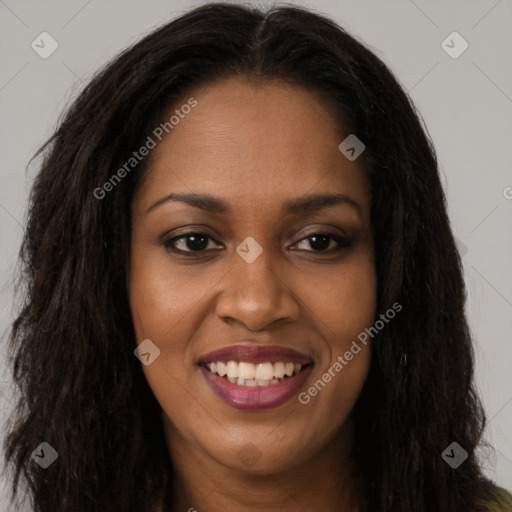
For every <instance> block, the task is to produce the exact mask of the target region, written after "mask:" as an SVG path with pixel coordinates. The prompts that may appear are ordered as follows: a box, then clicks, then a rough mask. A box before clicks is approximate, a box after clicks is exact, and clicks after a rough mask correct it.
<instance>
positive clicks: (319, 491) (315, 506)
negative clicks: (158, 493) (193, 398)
mask: <svg viewBox="0 0 512 512" xmlns="http://www.w3.org/2000/svg"><path fill="white" fill-rule="evenodd" d="M165 431H166V437H167V444H168V447H169V451H170V455H171V460H172V461H173V467H174V480H173V482H172V489H173V491H172V495H173V498H172V508H171V511H172V512H193V511H194V510H197V512H224V511H226V510H236V511H237V512H253V511H254V510H265V511H276V512H277V511H278V512H292V511H293V512H296V511H297V509H299V510H301V509H304V510H322V511H324V512H340V511H343V512H357V510H358V492H357V480H356V475H355V471H354V466H353V462H352V458H351V455H350V448H351V446H352V422H351V421H350V420H349V421H347V423H346V424H345V425H344V426H343V427H342V429H340V431H339V433H338V435H337V436H336V437H335V438H334V439H333V440H332V441H331V442H330V443H329V444H328V445H326V446H324V448H323V449H322V450H321V451H320V452H318V453H316V454H315V455H314V456H312V457H310V458H308V459H305V460H304V461H303V462H301V463H300V464H299V465H298V466H296V467H294V468H291V469H288V470H286V471H281V472H275V473H272V474H270V473H268V474H264V475H262V474H254V473H251V472H249V471H247V472H239V471H236V470H233V469H231V468H228V467H226V466H224V465H222V464H220V463H218V462H217V461H216V460H214V459H213V458H210V457H209V456H208V455H206V454H205V453H204V452H202V451H200V450H197V449H194V448H193V447H191V446H190V445H188V444H187V441H186V440H185V439H183V437H181V436H180V435H179V433H178V432H177V431H176V429H175V428H174V426H173V425H172V424H171V423H170V422H169V421H168V419H167V418H166V419H165Z"/></svg>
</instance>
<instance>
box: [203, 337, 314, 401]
mask: <svg viewBox="0 0 512 512" xmlns="http://www.w3.org/2000/svg"><path fill="white" fill-rule="evenodd" d="M198 366H199V368H200V370H201V372H202V374H203V376H204V377H205V379H206V381H207V383H208V384H209V386H210V388H211V389H212V391H213V392H214V393H215V394H216V395H217V396H218V397H219V398H220V399H221V400H222V401H223V402H224V403H225V404H227V405H229V406H231V407H233V408H235V409H241V410H248V411H257V410H266V409H271V408H275V407H278V406H279V405H281V404H283V403H285V402H287V401H288V400H290V399H291V398H292V396H293V395H294V394H296V392H298V390H299V389H300V387H301V386H302V385H303V383H304V381H305V380H306V378H307V377H308V375H309V374H310V373H311V370H312V368H313V366H314V362H313V360H312V359H311V358H310V357H308V356H306V355H305V354H302V353H300V352H297V351H295V350H292V349H288V348H284V347H277V346H266V347H262V346H251V345H237V346H233V347H226V348H224V349H220V350H217V351H215V352H211V353H209V354H207V355H206V356H204V357H203V358H202V359H201V360H200V361H199V362H198Z"/></svg>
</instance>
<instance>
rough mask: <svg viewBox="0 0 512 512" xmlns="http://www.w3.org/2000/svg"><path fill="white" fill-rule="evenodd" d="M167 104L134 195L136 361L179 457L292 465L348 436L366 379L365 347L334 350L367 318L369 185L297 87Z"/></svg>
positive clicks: (249, 89) (371, 279) (227, 92)
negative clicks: (164, 122) (163, 126)
mask: <svg viewBox="0 0 512 512" xmlns="http://www.w3.org/2000/svg"><path fill="white" fill-rule="evenodd" d="M191 97H193V99H194V100H195V101H197V104H195V106H194V107H193V108H181V107H182V105H185V104H189V105H192V104H194V102H193V100H191V101H190V102H189V99H190V98H191ZM175 109H177V110H178V111H179V112H178V113H176V115H177V116H178V117H179V121H178V122H176V119H174V120H173V125H172V126H173V127H172V129H170V128H169V126H171V125H168V127H167V129H168V131H169V133H168V134H166V133H165V131H164V132H163V134H164V135H165V137H162V142H161V143H159V144H158V145H157V147H156V148H155V149H153V150H152V152H151V154H150V157H151V160H150V166H149V169H148V171H147V174H146V176H145V179H144V181H143V182H142V184H141V186H140V187H139V189H138V191H137V193H136V195H135V197H134V201H133V237H132V246H131V266H130V271H129V298H130V304H131V312H132V317H133V321H134V325H135V332H136V336H137V343H138V344H140V343H141V342H142V341H143V340H146V339H149V340H151V343H150V344H149V345H144V350H142V352H143V353H144V354H146V353H149V354H150V355H145V356H144V358H145V359H146V360H147V362H149V364H147V365H143V366H142V368H143V371H144V373H145V376H146V378H147V380H148V382H149V385H150V387H151V389H152V391H153V393H154V394H155V396H156V398H157V400H158V402H159V403H160V405H161V407H162V409H163V411H164V413H165V415H164V419H165V425H166V433H167V436H168V439H169V440H170V445H171V446H174V445H176V446H177V445H178V444H179V445H180V446H182V447H186V448H183V452H182V453H184V454H186V455H184V456H186V457H190V458H191V459H192V458H195V459H196V460H200V459H204V460H210V461H215V462H216V463H220V464H222V465H224V466H226V467H228V468H232V469H235V470H244V471H254V472H262V473H268V472H273V471H280V470H284V469H287V468H292V467H295V466H297V465H298V464H300V463H304V462H306V461H307V460H308V459H309V458H311V457H313V456H315V455H317V454H318V453H320V451H321V450H322V449H325V448H326V447H327V445H328V443H329V442H330V441H332V440H333V439H334V437H335V434H336V433H337V432H345V431H346V430H345V429H343V430H342V427H343V426H347V425H348V424H349V415H350V411H351V409H352V407H353V405H354V403H355V401H356V399H357V397H358V395H359V393H360V391H361V388H362V385H363V383H364V380H365V378H366V376H367V371H368V367H369V361H370V348H369V345H368V346H365V345H364V344H361V343H359V346H360V350H359V351H358V352H356V351H355V350H354V349H353V350H352V357H350V359H349V358H348V357H346V356H345V354H346V353H347V352H350V349H351V347H354V345H353V341H354V340H357V336H358V335H359V334H360V333H361V332H362V331H363V330H364V329H365V328H367V327H369V326H371V325H372V324H373V320H374V315H375V307H376V275H375V266H374V255H373V246H372V233H371V226H370V192H369V187H368V184H367V181H366V179H365V175H364V173H363V169H362V166H361V165H360V161H359V162H358V161H357V160H355V161H349V160H348V159H347V158H346V157H345V156H344V155H343V154H342V153H341V152H340V150H339V149H338V145H339V144H340V142H341V141H342V140H343V139H344V138H345V137H346V136H347V135H348V133H347V134H345V135H344V136H341V135H340V133H339V130H338V128H337V125H336V123H335V121H334V119H333V118H332V117H331V114H330V113H329V108H328V107H327V105H325V104H324V103H323V102H322V101H321V100H319V98H317V97H316V96H315V95H313V94H312V93H310V92H307V91H305V90H304V89H301V88H297V87H292V86H290V85H285V84H284V83H281V82H276V81H273V82H265V83H260V84H254V83H250V82H247V81H243V80H241V79H239V78H232V79H229V80H224V81H222V82H218V83H215V84H213V85H210V86H206V87H202V88H199V89H196V90H194V91H193V93H191V94H190V95H187V96H186V97H184V99H183V101H182V102H181V103H179V104H177V105H176V107H175ZM175 109H173V112H170V113H169V116H168V117H169V118H170V116H171V115H173V114H175ZM155 128H156V127H155ZM153 138H155V137H154V136H153ZM169 194H180V195H181V194H183V195H184V197H183V198H182V200H178V199H177V198H175V199H171V198H167V200H164V198H166V196H168V195H169ZM192 195H194V196H192ZM313 195H314V196H320V195H321V196H329V197H330V198H331V199H327V200H324V201H319V200H316V201H315V200H311V201H309V202H308V198H310V199H311V197H310V196H313ZM196 196H197V197H196ZM199 196H201V197H199ZM334 196H337V199H336V197H335V198H334V199H332V198H333V197H334ZM194 197H195V199H194ZM187 198H188V199H187ZM192 199H193V201H192ZM192 202H194V203H195V204H192ZM294 205H295V207H294ZM315 233H316V236H312V235H315ZM318 233H323V235H318ZM147 343H148V342H146V344H147ZM152 344H154V346H156V347H157V348H158V350H159V351H160V354H159V355H158V356H157V357H156V358H155V356H156V355H157V354H158V351H157V350H156V349H155V348H151V347H153V345H152ZM148 347H150V348H149V349H148ZM222 349H225V351H224V350H222ZM219 350H221V352H219V353H217V354H213V352H216V351H219ZM153 351H154V352H153ZM144 358H143V359H144ZM339 358H342V360H343V361H344V363H341V362H340V359H339ZM230 361H234V362H230ZM337 361H338V365H336V364H335V363H336V362H337ZM211 363H214V364H213V365H211ZM219 363H220V364H219ZM240 363H243V364H240ZM299 364H300V365H301V366H300V370H299ZM340 366H341V369H340ZM224 372H227V375H224V376H221V375H219V374H224ZM292 372H293V373H292ZM297 372H298V373H297ZM283 374H284V375H283ZM288 374H291V375H290V376H287V375H288ZM324 374H325V375H324ZM227 376H230V379H231V381H229V380H228V379H227ZM237 379H243V380H237ZM315 383H316V387H315ZM315 391H316V393H315ZM174 441H176V443H174ZM177 441H179V443H178V442H177ZM172 451H173V448H171V452H172ZM172 456H173V457H174V456H178V448H176V452H175V453H174V452H173V453H172Z"/></svg>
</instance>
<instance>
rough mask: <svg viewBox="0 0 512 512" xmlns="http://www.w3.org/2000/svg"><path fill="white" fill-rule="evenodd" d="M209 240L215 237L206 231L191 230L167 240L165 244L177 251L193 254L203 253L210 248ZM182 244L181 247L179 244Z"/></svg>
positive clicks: (169, 248)
mask: <svg viewBox="0 0 512 512" xmlns="http://www.w3.org/2000/svg"><path fill="white" fill-rule="evenodd" d="M208 240H212V241H213V239H212V238H211V237H210V236H209V235H207V234H206V233H200V232H190V233H185V234H181V235H179V236H175V237H173V238H170V239H169V240H165V241H164V242H163V246H164V247H165V248H166V249H168V250H170V251H172V252H175V253H180V254H187V255H191V253H194V252H195V253H202V252H204V251H205V250H206V249H207V248H208ZM178 243H179V244H181V248H180V247H177V244H178Z"/></svg>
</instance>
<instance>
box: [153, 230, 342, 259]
mask: <svg viewBox="0 0 512 512" xmlns="http://www.w3.org/2000/svg"><path fill="white" fill-rule="evenodd" d="M192 236H200V237H206V238H208V239H209V240H213V238H212V237H211V236H209V235H208V234H206V233H203V232H200V231H191V232H189V233H183V234H181V235H179V236H176V237H173V238H170V239H169V240H165V241H164V242H163V243H162V245H163V246H164V247H165V248H166V249H167V250H169V251H171V252H174V253H177V254H183V255H186V256H187V257H188V256H193V255H194V254H197V255H202V254H204V253H205V252H206V249H202V250H200V251H192V250H188V251H184V250H182V249H177V248H176V247H174V244H175V243H176V242H177V241H178V240H181V239H184V238H189V237H192ZM315 236H324V237H328V238H331V239H333V240H334V241H335V242H336V243H337V244H338V247H335V248H334V249H333V248H331V249H329V250H320V251H318V250H317V251H316V250H307V251H306V252H316V253H320V254H321V253H323V254H335V253H338V252H340V251H341V250H343V249H346V248H348V247H350V245H351V244H352V241H351V240H349V239H348V238H345V237H343V236H340V235H337V234H334V233H329V232H326V231H319V232H314V233H311V234H309V235H307V236H305V237H302V238H301V239H300V240H298V241H297V242H295V243H294V244H293V245H297V244H298V243H300V242H303V241H304V240H308V239H310V238H313V237H315ZM213 241H214V242H215V240H213ZM215 243H218V242H215Z"/></svg>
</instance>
